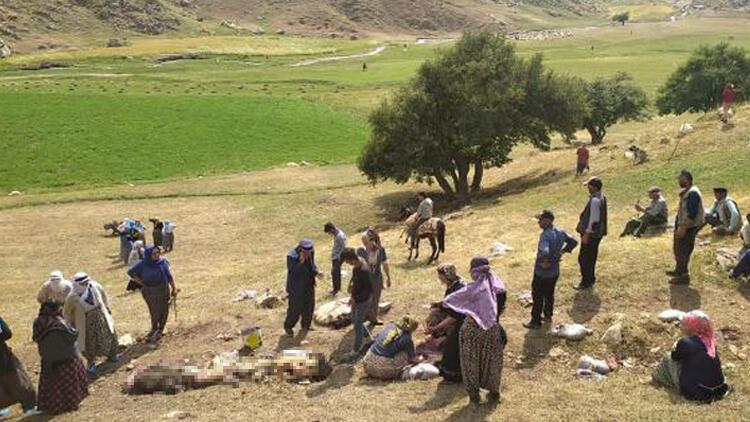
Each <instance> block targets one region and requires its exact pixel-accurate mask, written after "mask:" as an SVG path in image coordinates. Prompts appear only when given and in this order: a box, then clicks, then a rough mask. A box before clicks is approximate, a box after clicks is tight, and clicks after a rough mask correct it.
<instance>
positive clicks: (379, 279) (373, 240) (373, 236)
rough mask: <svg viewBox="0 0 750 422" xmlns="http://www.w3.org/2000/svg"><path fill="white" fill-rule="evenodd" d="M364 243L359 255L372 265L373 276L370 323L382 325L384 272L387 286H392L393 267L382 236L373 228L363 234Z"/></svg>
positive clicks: (358, 252)
mask: <svg viewBox="0 0 750 422" xmlns="http://www.w3.org/2000/svg"><path fill="white" fill-rule="evenodd" d="M362 245H364V247H362V248H359V249H357V255H359V256H360V257H361V258H362V259H364V260H365V262H367V264H368V265H369V266H370V274H371V276H372V296H371V299H370V300H371V302H370V318H369V320H370V323H371V324H373V325H382V322H380V321H378V314H379V306H380V295H381V293H382V291H383V272H385V277H386V278H385V288H387V289H388V288H390V287H391V268H390V266H389V265H388V254H387V253H386V251H385V248H384V247H383V245H382V244H381V243H380V236H379V235H378V232H377V231H375V229H373V228H369V229H367V230H366V231H365V232H364V233H363V234H362Z"/></svg>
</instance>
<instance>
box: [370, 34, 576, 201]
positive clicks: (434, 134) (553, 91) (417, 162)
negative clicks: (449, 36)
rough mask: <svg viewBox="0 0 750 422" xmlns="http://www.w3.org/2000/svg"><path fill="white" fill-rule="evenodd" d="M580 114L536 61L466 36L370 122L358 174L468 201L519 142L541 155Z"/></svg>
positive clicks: (489, 39) (569, 88) (571, 92)
mask: <svg viewBox="0 0 750 422" xmlns="http://www.w3.org/2000/svg"><path fill="white" fill-rule="evenodd" d="M585 113H586V101H585V95H584V92H583V89H582V86H581V83H579V82H578V81H577V80H574V79H571V78H564V77H561V76H558V75H556V74H554V73H552V72H550V71H547V70H545V69H544V67H543V66H542V61H541V57H540V56H535V57H533V58H531V59H528V60H525V59H521V58H519V57H518V56H517V55H516V53H515V49H514V47H513V45H512V44H510V43H508V42H506V41H505V40H504V38H503V37H501V36H497V35H493V34H490V33H487V32H482V33H467V34H464V35H463V37H461V39H460V40H459V41H458V42H457V43H456V45H455V46H454V47H453V48H451V49H449V50H444V51H441V52H440V53H439V55H438V57H437V58H436V59H435V60H432V61H428V62H426V63H424V64H423V65H422V66H421V68H420V69H419V71H418V75H417V76H416V78H414V79H413V80H412V81H411V82H410V83H409V84H408V85H407V86H406V87H404V88H402V89H401V90H399V91H398V92H397V93H396V94H395V95H394V96H393V98H392V99H390V100H387V101H384V102H383V103H382V104H381V105H380V107H379V108H378V109H377V110H375V111H374V112H373V113H372V114H371V115H370V124H371V126H372V138H371V139H370V141H369V143H368V144H367V145H365V147H364V150H363V151H362V155H361V156H360V158H359V168H360V170H361V171H362V172H363V173H364V174H365V175H366V176H367V177H368V178H369V179H370V181H372V182H373V183H377V182H379V181H385V180H389V179H390V180H394V181H396V182H398V183H405V182H407V181H408V180H409V179H411V178H415V179H416V180H418V181H428V182H430V181H433V180H434V181H436V182H437V183H438V184H439V185H440V187H441V188H442V189H443V190H444V191H445V192H446V193H447V194H448V195H449V196H451V197H455V198H457V199H458V200H460V201H462V202H463V201H468V200H469V197H470V194H471V192H476V191H478V190H479V189H480V187H481V183H482V178H483V175H484V168H485V167H492V166H495V167H500V166H502V165H503V164H505V163H507V162H508V161H509V160H510V159H509V157H508V155H509V154H510V152H511V150H512V149H513V147H514V146H515V145H517V144H518V143H519V142H524V141H529V142H531V143H532V144H534V145H535V146H537V147H539V148H548V147H549V142H550V134H551V133H552V132H555V131H556V132H560V133H563V134H566V135H571V134H572V133H573V132H575V129H576V128H578V127H580V124H581V121H582V118H583V116H584V115H585ZM472 169H473V177H472V178H471V180H470V178H469V173H470V171H471V170H472Z"/></svg>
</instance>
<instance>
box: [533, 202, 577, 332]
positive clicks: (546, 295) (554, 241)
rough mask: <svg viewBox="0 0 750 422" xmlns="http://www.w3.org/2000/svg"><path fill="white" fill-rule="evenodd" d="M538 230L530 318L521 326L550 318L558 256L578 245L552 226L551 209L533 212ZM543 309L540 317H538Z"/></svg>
mask: <svg viewBox="0 0 750 422" xmlns="http://www.w3.org/2000/svg"><path fill="white" fill-rule="evenodd" d="M536 218H537V220H538V221H539V228H541V229H542V234H541V235H540V236H539V246H538V247H537V252H536V263H535V264H534V281H532V282H531V296H532V299H533V300H534V304H533V306H532V308H531V321H529V322H524V323H523V326H524V327H526V328H529V329H536V328H540V327H541V326H542V322H550V321H552V312H553V308H554V306H555V285H556V284H557V279H558V278H559V277H560V258H561V257H562V255H563V254H564V253H570V252H572V251H573V249H575V248H576V246H578V242H577V241H576V240H575V239H573V238H572V237H570V236H569V235H568V234H567V233H565V231H564V230H561V229H558V228H557V227H555V226H554V222H555V215H554V214H553V213H552V211H549V210H544V211H542V212H541V213H540V214H539V215H537V216H536ZM542 311H544V317H542Z"/></svg>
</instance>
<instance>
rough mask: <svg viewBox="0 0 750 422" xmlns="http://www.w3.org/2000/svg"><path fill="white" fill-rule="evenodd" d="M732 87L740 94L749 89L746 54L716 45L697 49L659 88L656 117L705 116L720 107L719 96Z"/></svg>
mask: <svg viewBox="0 0 750 422" xmlns="http://www.w3.org/2000/svg"><path fill="white" fill-rule="evenodd" d="M730 82H731V83H733V84H734V85H735V87H736V89H737V90H738V91H739V92H740V93H742V92H747V90H748V89H749V88H750V59H749V58H748V56H747V54H746V51H745V50H744V49H742V48H739V47H731V46H729V44H727V43H720V44H717V45H714V46H711V47H708V46H702V47H699V48H698V49H697V50H696V51H695V52H693V54H692V56H690V58H689V59H688V61H687V62H686V63H684V64H683V65H682V66H680V67H678V68H677V70H675V71H674V73H672V75H671V76H670V77H669V79H668V80H667V82H666V83H665V84H664V85H663V86H662V87H661V88H659V93H658V97H657V99H656V106H657V108H658V109H659V113H661V114H668V113H675V114H681V113H684V112H686V111H692V112H706V111H708V110H711V109H713V108H715V107H717V106H718V105H720V104H721V92H722V90H723V89H724V87H725V86H726V84H727V83H730Z"/></svg>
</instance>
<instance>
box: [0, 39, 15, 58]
mask: <svg viewBox="0 0 750 422" xmlns="http://www.w3.org/2000/svg"><path fill="white" fill-rule="evenodd" d="M12 54H13V50H11V48H10V46H9V45H8V44H6V43H5V41H3V40H2V39H0V59H7V58H8V57H10V56H11V55H12Z"/></svg>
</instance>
